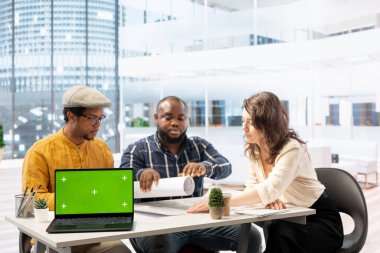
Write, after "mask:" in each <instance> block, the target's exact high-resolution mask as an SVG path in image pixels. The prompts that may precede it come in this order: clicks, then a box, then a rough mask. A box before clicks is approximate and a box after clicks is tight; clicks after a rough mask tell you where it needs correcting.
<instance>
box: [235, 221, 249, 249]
mask: <svg viewBox="0 0 380 253" xmlns="http://www.w3.org/2000/svg"><path fill="white" fill-rule="evenodd" d="M250 230H251V223H244V224H241V231H240V240H239V247H238V250H237V252H238V253H247V252H248V242H249V235H250Z"/></svg>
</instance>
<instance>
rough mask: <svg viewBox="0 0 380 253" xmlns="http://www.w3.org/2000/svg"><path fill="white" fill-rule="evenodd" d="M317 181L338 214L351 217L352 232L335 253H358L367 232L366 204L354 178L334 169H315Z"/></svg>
mask: <svg viewBox="0 0 380 253" xmlns="http://www.w3.org/2000/svg"><path fill="white" fill-rule="evenodd" d="M315 170H316V172H317V175H318V179H319V181H320V182H321V183H322V184H324V185H325V187H326V191H327V195H328V197H329V198H330V199H331V201H332V202H333V203H334V205H335V206H336V208H337V209H338V210H339V212H342V213H346V214H347V215H349V216H351V218H352V219H353V221H354V223H355V228H354V230H353V231H352V232H351V233H349V234H346V235H344V240H343V245H342V248H341V249H339V250H338V251H337V252H339V253H343V252H344V253H345V252H347V253H348V252H359V251H360V250H361V249H362V248H363V245H364V243H365V241H366V238H367V232H368V212H367V204H366V201H365V198H364V195H363V192H362V189H361V188H360V186H359V184H358V183H357V181H356V180H355V178H354V177H353V176H352V175H351V174H350V173H348V172H346V171H344V170H341V169H335V168H316V169H315Z"/></svg>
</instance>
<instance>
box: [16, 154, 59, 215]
mask: <svg viewBox="0 0 380 253" xmlns="http://www.w3.org/2000/svg"><path fill="white" fill-rule="evenodd" d="M39 185H41V188H40V189H39V190H38V193H37V195H36V198H44V199H47V200H48V201H49V209H50V210H54V193H53V192H52V191H51V190H49V186H50V185H51V184H50V177H49V166H48V163H47V161H46V159H45V157H44V156H43V155H42V154H41V153H39V152H37V151H36V150H35V149H34V148H33V147H32V148H31V150H29V152H28V153H27V154H26V156H25V158H24V162H23V165H22V189H25V188H26V186H28V189H29V190H30V189H31V188H32V187H33V189H37V187H38V186H39Z"/></svg>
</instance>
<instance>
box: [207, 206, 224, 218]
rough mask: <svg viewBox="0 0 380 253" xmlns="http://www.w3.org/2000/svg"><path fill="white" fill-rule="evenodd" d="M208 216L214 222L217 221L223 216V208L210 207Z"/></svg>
mask: <svg viewBox="0 0 380 253" xmlns="http://www.w3.org/2000/svg"><path fill="white" fill-rule="evenodd" d="M210 215H211V218H212V219H214V220H219V219H221V218H222V216H223V207H210Z"/></svg>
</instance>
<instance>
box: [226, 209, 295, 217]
mask: <svg viewBox="0 0 380 253" xmlns="http://www.w3.org/2000/svg"><path fill="white" fill-rule="evenodd" d="M232 210H233V211H234V213H236V214H247V215H254V216H257V217H265V216H269V215H276V214H281V213H286V212H289V210H288V209H280V210H275V209H268V208H265V207H255V208H246V207H237V208H233V209H232Z"/></svg>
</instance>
